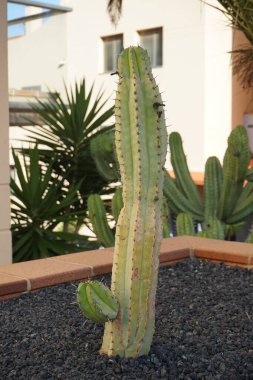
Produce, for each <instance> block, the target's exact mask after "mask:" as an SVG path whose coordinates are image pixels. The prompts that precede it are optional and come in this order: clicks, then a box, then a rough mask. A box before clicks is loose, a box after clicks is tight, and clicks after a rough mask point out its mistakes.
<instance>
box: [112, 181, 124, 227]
mask: <svg viewBox="0 0 253 380" xmlns="http://www.w3.org/2000/svg"><path fill="white" fill-rule="evenodd" d="M122 207H123V198H122V188H121V187H118V188H117V189H116V190H115V193H114V195H113V198H112V215H113V217H114V220H115V222H116V223H117V221H118V218H119V214H120V211H121V209H122Z"/></svg>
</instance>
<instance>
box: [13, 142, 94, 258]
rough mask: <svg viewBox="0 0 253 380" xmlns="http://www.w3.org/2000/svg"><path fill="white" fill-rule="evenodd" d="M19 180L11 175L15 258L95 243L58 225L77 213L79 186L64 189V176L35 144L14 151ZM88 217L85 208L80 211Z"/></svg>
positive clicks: (44, 254)
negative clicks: (43, 160)
mask: <svg viewBox="0 0 253 380" xmlns="http://www.w3.org/2000/svg"><path fill="white" fill-rule="evenodd" d="M13 159H14V163H15V169H16V174H17V180H16V181H15V180H14V179H13V178H11V181H10V186H11V193H12V199H11V216H12V227H11V229H12V239H13V260H14V262H19V261H27V260H33V259H40V258H45V257H50V256H55V255H60V254H64V253H69V252H76V251H80V250H82V251H83V250H87V249H91V248H92V247H94V245H93V243H91V242H89V241H88V240H87V237H85V236H82V235H79V234H76V233H65V232H61V231H60V230H59V228H58V229H57V231H56V228H57V227H59V225H60V224H62V223H64V222H65V221H69V220H73V219H74V218H75V217H76V213H75V210H74V207H73V206H72V205H73V204H74V203H75V201H76V194H77V186H72V187H70V188H69V189H68V191H67V192H66V191H65V190H64V186H63V181H64V178H61V177H59V176H58V175H57V174H56V173H55V172H54V170H53V164H54V161H53V160H52V162H51V163H50V164H49V165H48V166H47V167H44V166H43V165H41V164H40V162H39V151H38V148H37V147H35V148H33V149H29V150H28V151H26V153H25V154H21V155H19V156H18V155H17V154H16V153H15V151H13ZM78 216H79V217H82V218H84V212H79V215H78Z"/></svg>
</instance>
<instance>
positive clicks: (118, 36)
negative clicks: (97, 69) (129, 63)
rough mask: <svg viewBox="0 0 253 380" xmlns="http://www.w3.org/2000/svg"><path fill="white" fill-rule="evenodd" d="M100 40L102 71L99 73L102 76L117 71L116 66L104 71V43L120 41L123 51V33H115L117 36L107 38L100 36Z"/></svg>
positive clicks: (112, 35)
mask: <svg viewBox="0 0 253 380" xmlns="http://www.w3.org/2000/svg"><path fill="white" fill-rule="evenodd" d="M100 40H101V42H102V67H101V69H102V70H101V72H102V73H103V74H107V73H112V72H113V71H116V70H117V66H115V68H113V69H110V70H108V69H106V67H105V42H107V41H115V40H121V42H122V50H123V49H124V34H123V33H117V34H111V35H109V36H102V37H100ZM116 62H117V59H116Z"/></svg>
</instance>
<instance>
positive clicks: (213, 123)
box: [203, 1, 234, 162]
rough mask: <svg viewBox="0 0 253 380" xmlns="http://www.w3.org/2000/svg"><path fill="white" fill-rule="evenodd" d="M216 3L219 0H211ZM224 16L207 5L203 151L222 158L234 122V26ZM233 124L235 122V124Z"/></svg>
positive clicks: (206, 154)
mask: <svg viewBox="0 0 253 380" xmlns="http://www.w3.org/2000/svg"><path fill="white" fill-rule="evenodd" d="M212 3H213V4H214V5H216V1H212ZM225 22H226V21H225V20H224V16H223V15H222V14H221V13H219V12H217V10H216V9H214V8H211V7H205V41H204V46H205V74H204V78H205V81H204V98H205V106H204V126H205V135H204V141H203V145H204V152H205V159H207V158H208V157H210V156H214V155H215V156H217V157H218V158H219V159H220V160H221V162H222V159H223V156H224V153H225V149H226V146H227V138H228V135H229V134H230V132H231V126H232V67H231V55H230V54H229V52H230V51H231V50H232V29H231V28H224V25H225ZM232 127H234V126H232Z"/></svg>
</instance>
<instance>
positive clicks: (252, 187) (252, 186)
mask: <svg viewBox="0 0 253 380" xmlns="http://www.w3.org/2000/svg"><path fill="white" fill-rule="evenodd" d="M252 193H253V182H247V183H246V185H245V186H244V187H243V189H242V192H241V194H240V196H239V198H238V201H237V203H238V204H240V203H241V202H243V201H244V200H245V199H246V198H248V197H249V196H250V194H252Z"/></svg>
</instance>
